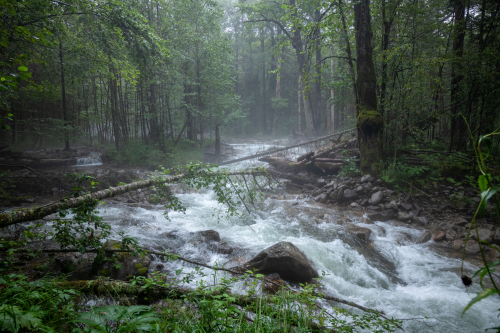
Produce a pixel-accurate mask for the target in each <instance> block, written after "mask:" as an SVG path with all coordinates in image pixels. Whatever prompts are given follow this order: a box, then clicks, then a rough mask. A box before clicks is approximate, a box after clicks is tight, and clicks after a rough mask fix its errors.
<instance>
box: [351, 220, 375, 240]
mask: <svg viewBox="0 0 500 333" xmlns="http://www.w3.org/2000/svg"><path fill="white" fill-rule="evenodd" d="M346 231H347V232H348V233H350V234H351V235H353V236H355V237H356V238H358V239H360V240H362V241H364V242H368V241H369V239H370V235H371V233H372V231H371V230H370V229H368V228H363V227H359V226H357V225H354V224H349V225H347V226H346Z"/></svg>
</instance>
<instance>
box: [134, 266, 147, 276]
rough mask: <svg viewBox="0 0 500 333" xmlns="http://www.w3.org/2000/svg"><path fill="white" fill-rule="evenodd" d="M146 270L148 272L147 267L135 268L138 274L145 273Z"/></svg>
mask: <svg viewBox="0 0 500 333" xmlns="http://www.w3.org/2000/svg"><path fill="white" fill-rule="evenodd" d="M147 272H148V268H147V267H143V268H139V269H138V270H137V273H138V274H139V275H146V273H147Z"/></svg>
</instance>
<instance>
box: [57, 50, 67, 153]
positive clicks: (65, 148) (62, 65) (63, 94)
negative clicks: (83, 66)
mask: <svg viewBox="0 0 500 333" xmlns="http://www.w3.org/2000/svg"><path fill="white" fill-rule="evenodd" d="M59 60H60V61H61V94H62V111H63V120H64V150H69V136H68V129H67V126H68V113H67V112H68V111H67V108H66V84H65V82H64V61H63V47H62V42H59Z"/></svg>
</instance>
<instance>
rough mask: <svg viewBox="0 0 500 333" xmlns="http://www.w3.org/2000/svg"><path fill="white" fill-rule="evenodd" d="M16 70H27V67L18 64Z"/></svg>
mask: <svg viewBox="0 0 500 333" xmlns="http://www.w3.org/2000/svg"><path fill="white" fill-rule="evenodd" d="M17 70H19V71H20V72H27V71H28V67H26V66H19V67H17Z"/></svg>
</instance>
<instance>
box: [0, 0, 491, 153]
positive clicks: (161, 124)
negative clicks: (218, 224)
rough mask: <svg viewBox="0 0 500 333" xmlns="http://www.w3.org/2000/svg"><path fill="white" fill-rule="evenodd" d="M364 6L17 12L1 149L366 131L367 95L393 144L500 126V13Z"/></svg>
mask: <svg viewBox="0 0 500 333" xmlns="http://www.w3.org/2000/svg"><path fill="white" fill-rule="evenodd" d="M359 6H361V4H360V5H359ZM363 6H364V7H363V8H361V7H360V9H359V10H360V12H359V13H358V14H356V13H357V12H356V6H355V3H354V2H342V1H339V2H335V1H334V2H330V1H313V0H311V1H282V2H279V3H278V2H267V1H254V2H252V1H239V2H236V1H221V2H216V1H202V0H200V1H152V2H150V1H146V2H143V1H130V2H128V1H117V2H106V1H103V2H100V1H96V2H89V1H71V2H59V1H22V2H12V1H7V0H4V1H3V2H2V23H1V24H2V30H1V31H2V45H1V47H2V63H1V68H2V86H1V88H2V91H1V97H0V98H1V112H2V115H1V116H2V120H3V121H2V125H3V126H7V127H9V129H6V130H5V131H2V133H1V135H2V142H4V143H6V144H9V145H11V146H22V147H30V148H38V147H44V146H45V145H56V144H60V142H66V144H65V145H66V148H67V147H69V146H70V145H71V143H81V142H86V143H90V144H93V143H100V144H109V143H112V144H114V145H115V146H116V149H117V150H121V149H122V148H123V147H124V146H126V145H127V143H128V142H131V141H135V140H141V141H143V142H145V143H148V144H150V145H153V146H155V147H158V149H160V150H161V151H165V149H166V146H168V142H169V141H175V140H176V138H177V136H179V135H180V136H181V137H185V138H186V139H188V140H191V141H193V142H194V141H200V140H201V141H202V140H204V138H205V137H207V136H208V137H210V136H211V135H212V132H213V131H214V130H215V126H216V124H219V123H220V124H221V125H222V131H223V133H225V134H226V135H241V136H252V135H260V136H273V137H280V136H285V135H288V134H290V133H291V132H292V131H296V132H305V133H306V134H308V135H310V136H315V135H321V134H324V133H328V132H331V131H334V130H337V129H340V128H350V127H352V126H354V125H355V123H356V120H355V118H356V117H357V113H359V107H360V99H362V98H364V93H363V92H362V91H363V89H364V88H363V87H364V86H365V85H366V86H367V88H369V89H372V90H373V89H374V91H375V94H376V96H373V98H374V99H375V100H374V106H375V107H376V108H377V110H378V112H379V113H380V114H381V115H382V117H383V137H384V138H383V140H384V142H385V143H386V144H387V145H392V146H398V145H399V146H405V145H409V144H417V145H418V144H426V143H429V142H432V143H434V144H435V145H439V146H441V147H443V148H444V147H446V148H447V149H449V151H456V150H459V151H466V150H467V149H469V148H470V141H469V140H467V138H468V136H469V134H468V130H467V125H466V122H465V121H464V120H466V121H467V122H468V123H469V125H470V127H471V130H472V132H473V134H474V136H475V137H479V136H480V135H481V134H485V133H489V132H491V131H492V130H493V129H494V127H495V126H496V125H497V124H498V120H499V113H498V103H499V100H498V96H500V95H499V94H498V89H499V86H498V84H499V83H498V82H500V80H499V77H498V73H499V72H500V71H499V69H498V66H499V46H498V45H499V41H498V36H499V31H498V29H499V24H498V22H499V21H500V20H499V19H498V15H499V14H498V11H499V8H498V3H497V2H496V1H476V2H475V1H469V2H465V1H459V0H457V1H452V2H447V1H439V0H436V1H424V2H418V1H417V2H411V1H410V2H408V1H389V2H387V1H374V2H373V3H371V4H368V3H367V4H364V5H363ZM358 39H359V40H358ZM362 45H363V46H364V47H366V49H360V47H361V46H362ZM365 56H369V58H371V59H372V60H367V63H366V64H367V65H369V67H373V70H374V72H366V71H364V69H363V68H361V66H360V65H361V64H363V65H364V64H365V61H364V60H363V59H364V57H365ZM367 59H368V58H367ZM9 115H11V116H9ZM462 116H463V117H462ZM201 133H205V136H201ZM495 149H498V142H496V144H495Z"/></svg>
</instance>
